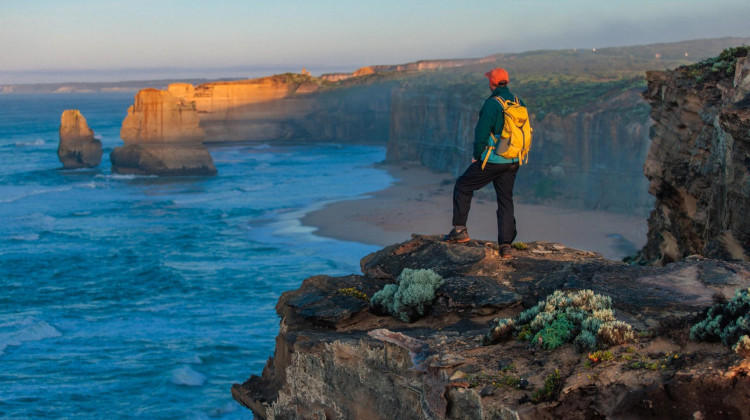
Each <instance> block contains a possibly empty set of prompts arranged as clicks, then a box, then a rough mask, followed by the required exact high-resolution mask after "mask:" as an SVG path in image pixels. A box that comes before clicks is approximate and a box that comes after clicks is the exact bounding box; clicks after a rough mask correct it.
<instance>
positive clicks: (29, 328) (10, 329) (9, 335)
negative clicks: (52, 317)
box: [0, 317, 62, 356]
mask: <svg viewBox="0 0 750 420" xmlns="http://www.w3.org/2000/svg"><path fill="white" fill-rule="evenodd" d="M61 336H62V333H61V332H60V331H58V330H57V329H56V328H55V327H53V326H52V325H50V324H48V323H47V322H45V321H40V320H38V319H36V318H34V317H26V318H23V319H21V320H20V321H17V322H10V323H6V324H0V356H2V355H3V354H4V353H5V349H6V348H8V347H9V346H20V345H22V344H23V343H26V342H29V341H41V340H45V339H47V338H55V337H61Z"/></svg>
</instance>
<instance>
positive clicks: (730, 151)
mask: <svg viewBox="0 0 750 420" xmlns="http://www.w3.org/2000/svg"><path fill="white" fill-rule="evenodd" d="M748 50H750V48H748V47H742V48H734V49H730V50H726V51H725V52H724V53H722V55H721V56H720V57H718V58H716V59H712V60H707V61H704V62H702V63H699V64H696V65H693V66H686V67H680V68H678V69H676V70H673V71H668V72H649V73H648V75H647V77H648V91H647V92H646V93H644V97H645V98H646V100H647V101H648V102H649V103H650V104H651V107H652V108H651V118H652V119H653V120H654V126H653V128H652V134H651V135H652V140H653V143H652V146H651V149H650V150H649V153H648V158H647V160H646V164H645V166H644V173H645V174H646V176H647V177H648V179H649V180H650V187H649V192H650V193H651V194H653V195H654V196H655V197H656V206H655V209H654V210H653V211H652V212H651V217H650V218H649V221H648V225H649V231H648V242H647V243H646V246H645V247H644V248H643V250H642V251H641V252H640V254H639V255H638V256H637V257H636V260H637V261H639V262H640V263H651V264H654V263H655V264H665V263H669V262H672V261H677V260H680V259H682V258H684V257H685V256H688V255H691V254H701V255H704V256H708V257H714V258H722V259H731V260H743V261H747V260H748V256H750V218H748V217H747V215H748V214H750V199H748V197H749V196H750V60H748V57H747V55H748Z"/></svg>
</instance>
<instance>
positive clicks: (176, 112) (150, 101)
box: [120, 88, 206, 143]
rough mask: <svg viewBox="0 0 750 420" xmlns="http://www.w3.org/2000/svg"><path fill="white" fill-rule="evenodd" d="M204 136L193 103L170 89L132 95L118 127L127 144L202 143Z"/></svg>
mask: <svg viewBox="0 0 750 420" xmlns="http://www.w3.org/2000/svg"><path fill="white" fill-rule="evenodd" d="M205 136H206V133H205V132H204V131H203V129H202V128H201V127H200V126H199V119H198V113H197V112H196V109H195V105H194V104H192V103H190V102H189V101H186V100H185V99H183V98H181V97H178V96H174V95H173V94H172V92H171V91H163V90H158V89H152V88H149V89H143V90H141V91H139V92H138V93H137V94H136V95H135V103H134V104H133V105H131V106H130V108H128V115H127V117H125V120H124V121H123V122H122V128H121V129H120V138H122V140H123V141H125V142H126V143H127V142H144V143H151V142H159V143H164V142H178V143H185V142H201V141H202V140H203V139H204V138H205Z"/></svg>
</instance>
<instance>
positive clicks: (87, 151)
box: [57, 109, 102, 169]
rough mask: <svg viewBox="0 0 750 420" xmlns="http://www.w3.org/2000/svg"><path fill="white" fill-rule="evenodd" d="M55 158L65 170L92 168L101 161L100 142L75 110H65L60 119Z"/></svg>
mask: <svg viewBox="0 0 750 420" xmlns="http://www.w3.org/2000/svg"><path fill="white" fill-rule="evenodd" d="M57 156H58V157H59V158H60V162H62V164H63V168H65V169H76V168H93V167H96V166H99V164H100V163H101V161H102V142H100V141H99V140H97V139H95V138H94V131H93V130H91V129H90V128H89V126H88V124H87V123H86V118H84V117H83V115H81V112H80V111H78V110H77V109H66V110H65V111H63V113H62V117H61V118H60V145H59V146H58V148H57Z"/></svg>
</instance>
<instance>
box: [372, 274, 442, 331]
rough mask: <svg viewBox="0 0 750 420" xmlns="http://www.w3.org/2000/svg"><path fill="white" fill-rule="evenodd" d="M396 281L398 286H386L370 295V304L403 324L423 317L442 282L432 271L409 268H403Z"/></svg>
mask: <svg viewBox="0 0 750 420" xmlns="http://www.w3.org/2000/svg"><path fill="white" fill-rule="evenodd" d="M397 280H398V285H395V284H389V285H386V286H385V287H384V288H383V289H382V290H380V291H378V292H377V293H375V294H374V295H372V299H371V300H370V302H371V303H372V304H373V306H379V307H382V308H383V309H384V310H385V311H386V312H388V313H389V314H391V315H393V316H395V317H397V318H399V319H400V320H402V321H404V322H413V321H415V320H417V319H418V318H419V317H421V316H424V314H425V313H427V310H428V309H429V306H430V305H431V304H432V301H433V300H434V299H435V291H436V290H437V289H438V288H440V286H442V285H443V282H444V281H443V278H442V277H441V276H440V275H439V274H437V273H436V272H435V271H433V270H430V269H426V270H425V269H418V270H412V269H410V268H405V269H404V270H403V271H402V272H401V274H400V275H399V276H398V279H397Z"/></svg>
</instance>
